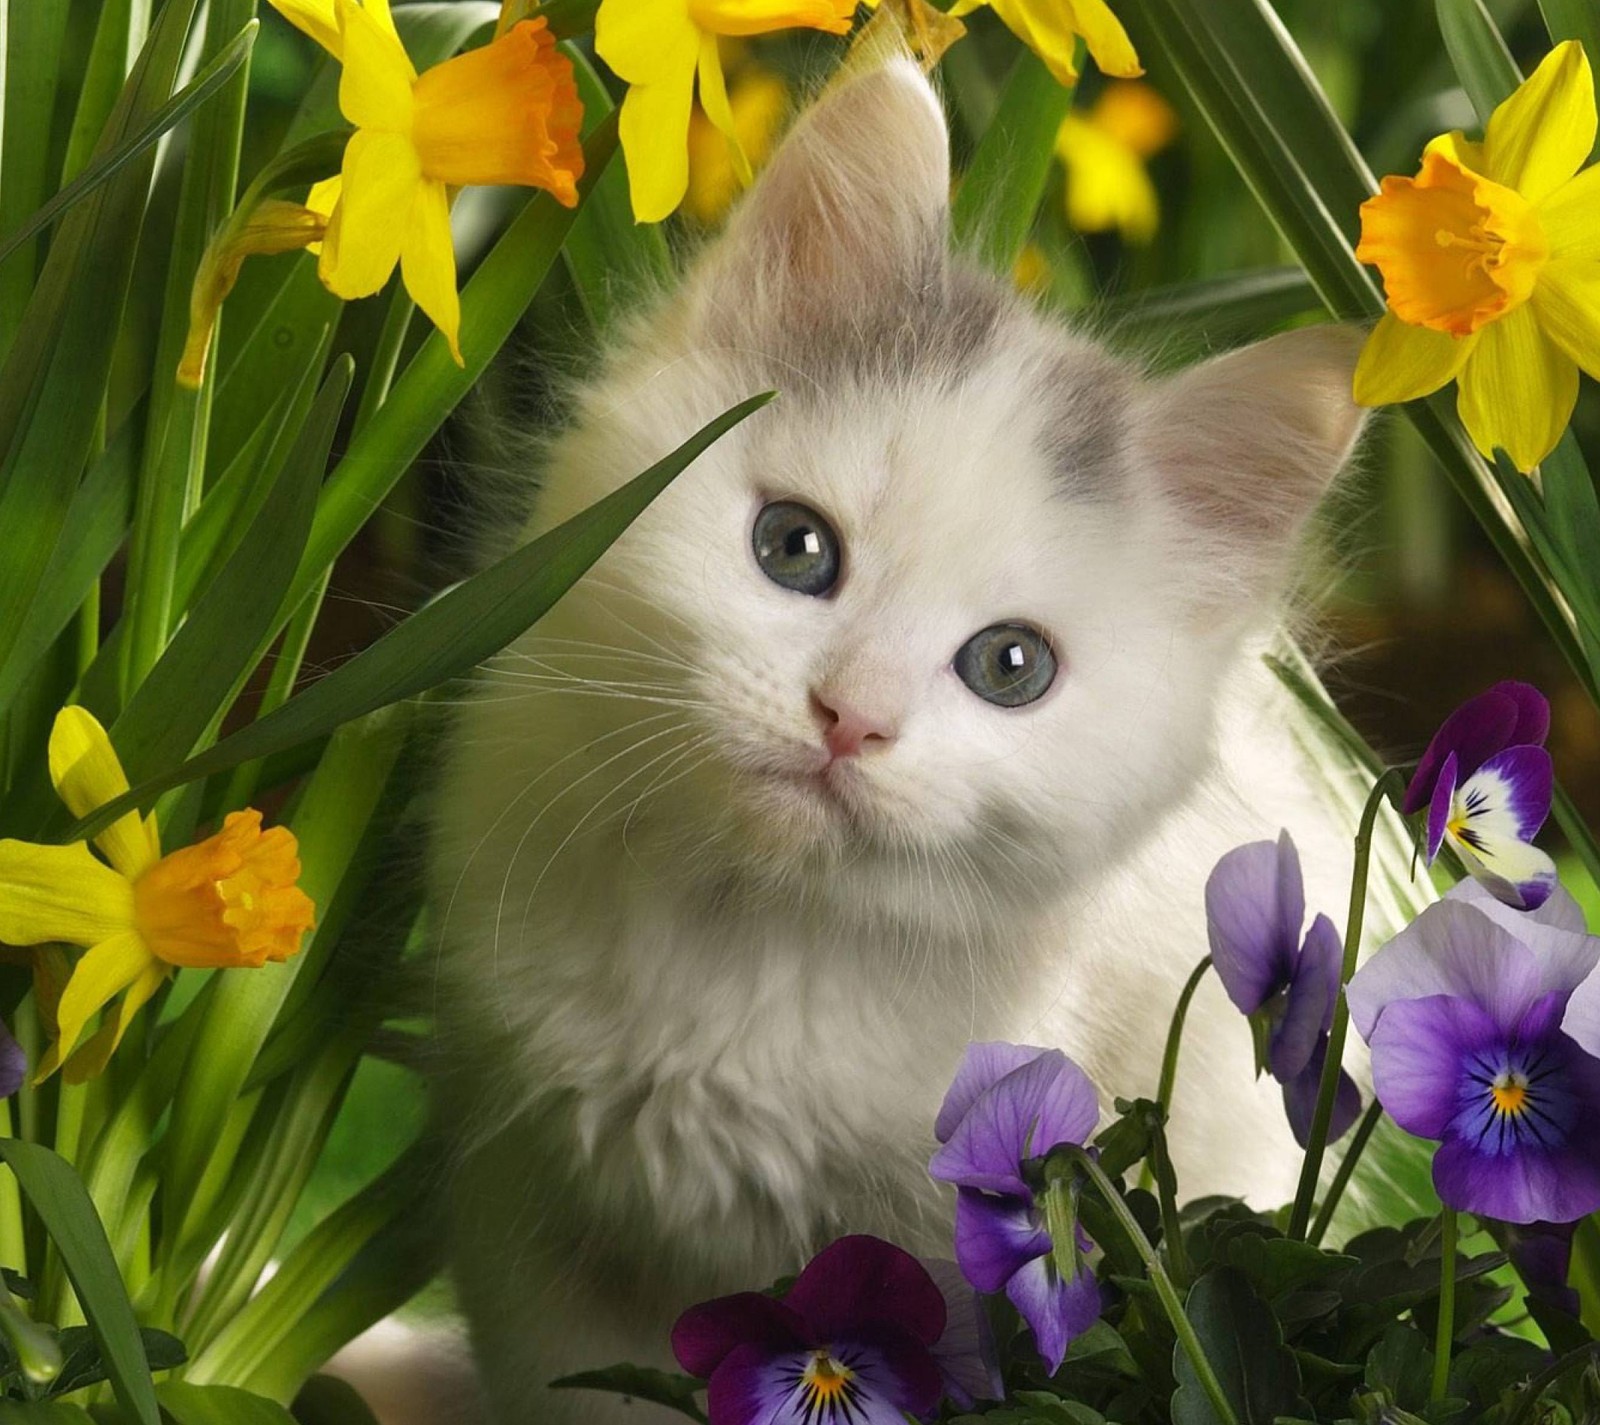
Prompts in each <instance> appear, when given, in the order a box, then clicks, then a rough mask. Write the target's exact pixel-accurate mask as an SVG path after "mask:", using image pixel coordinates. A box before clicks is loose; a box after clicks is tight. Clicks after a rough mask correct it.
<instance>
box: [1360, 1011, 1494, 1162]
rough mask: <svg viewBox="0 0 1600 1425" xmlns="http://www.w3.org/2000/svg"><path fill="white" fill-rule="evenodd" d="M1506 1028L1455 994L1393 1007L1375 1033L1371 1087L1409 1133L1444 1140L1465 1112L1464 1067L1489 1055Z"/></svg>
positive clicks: (1387, 1109) (1384, 1015) (1387, 1111)
mask: <svg viewBox="0 0 1600 1425" xmlns="http://www.w3.org/2000/svg"><path fill="white" fill-rule="evenodd" d="M1502 1029H1503V1026H1500V1025H1497V1024H1496V1023H1495V1020H1494V1018H1493V1017H1492V1016H1491V1015H1490V1014H1489V1013H1488V1012H1487V1011H1486V1010H1484V1009H1483V1008H1481V1007H1480V1006H1479V1005H1477V1004H1474V1003H1473V1002H1472V1001H1471V1000H1469V999H1462V998H1458V997H1457V996H1454V995H1449V994H1442V995H1430V996H1428V998H1426V999H1408V1000H1401V1001H1399V1002H1398V1003H1396V1004H1391V1005H1390V1006H1389V1007H1388V1008H1387V1009H1385V1010H1384V1012H1383V1015H1382V1016H1381V1017H1380V1018H1379V1020H1378V1026H1377V1028H1376V1029H1375V1030H1374V1031H1373V1034H1372V1087H1373V1092H1374V1093H1376V1094H1377V1096H1378V1100H1379V1102H1381V1103H1382V1104H1383V1107H1384V1111H1385V1112H1386V1113H1387V1114H1388V1115H1389V1117H1391V1118H1392V1119H1394V1121H1395V1122H1396V1123H1397V1124H1399V1125H1400V1127H1402V1128H1403V1129H1405V1131H1406V1132H1407V1133H1415V1134H1416V1135H1417V1136H1418V1137H1420V1138H1433V1139H1440V1138H1443V1137H1444V1136H1445V1132H1446V1130H1447V1129H1448V1128H1449V1127H1450V1125H1451V1124H1452V1123H1453V1122H1454V1121H1455V1119H1456V1116H1457V1114H1458V1113H1459V1112H1460V1110H1461V1083H1462V1074H1463V1069H1462V1065H1463V1063H1464V1062H1465V1061H1467V1060H1468V1059H1470V1058H1471V1057H1472V1056H1474V1055H1477V1054H1481V1053H1484V1052H1486V1051H1491V1050H1492V1049H1493V1047H1494V1046H1495V1045H1497V1044H1498V1043H1499V1042H1501V1040H1502V1039H1503V1037H1504V1036H1503V1033H1502Z"/></svg>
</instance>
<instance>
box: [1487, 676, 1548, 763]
mask: <svg viewBox="0 0 1600 1425" xmlns="http://www.w3.org/2000/svg"><path fill="white" fill-rule="evenodd" d="M1489 691H1490V692H1491V693H1495V694H1497V695H1498V696H1499V697H1502V698H1510V699H1511V701H1512V702H1513V703H1514V704H1515V705H1516V709H1517V721H1516V723H1515V725H1514V726H1513V727H1512V729H1511V735H1510V737H1509V738H1507V741H1508V743H1509V744H1510V745H1511V746H1513V747H1521V746H1534V747H1543V746H1544V741H1545V738H1547V737H1548V736H1549V735H1550V699H1549V698H1547V697H1545V695H1544V694H1543V693H1541V692H1540V691H1539V690H1538V689H1537V688H1536V687H1534V686H1533V684H1532V683H1519V682H1517V681H1516V680H1515V679H1511V678H1507V679H1505V680H1503V681H1502V682H1499V683H1496V684H1495V685H1494V687H1492V688H1490V689H1489Z"/></svg>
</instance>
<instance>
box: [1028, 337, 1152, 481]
mask: <svg viewBox="0 0 1600 1425" xmlns="http://www.w3.org/2000/svg"><path fill="white" fill-rule="evenodd" d="M1134 386H1135V378H1134V377H1133V375H1132V373H1131V372H1129V371H1128V370H1127V369H1126V368H1125V367H1123V366H1121V365H1119V364H1118V363H1116V362H1114V361H1110V360H1108V359H1107V358H1105V357H1104V356H1102V355H1100V354H1099V353H1097V352H1091V351H1089V350H1087V349H1080V350H1076V351H1073V352H1072V353H1070V354H1069V355H1063V356H1061V357H1060V358H1058V359H1057V360H1055V361H1053V362H1051V363H1050V365H1049V366H1048V367H1047V368H1046V370H1045V372H1044V373H1043V375H1042V376H1041V378H1040V380H1039V383H1038V392H1039V400H1040V402H1041V404H1042V405H1043V406H1044V408H1045V410H1046V411H1048V412H1049V414H1048V415H1047V416H1046V418H1045V421H1044V427H1043V430H1044V436H1043V441H1042V446H1043V450H1044V454H1045V455H1046V457H1047V458H1048V459H1049V460H1050V463H1051V464H1052V465H1053V466H1054V467H1055V469H1056V471H1057V472H1058V474H1059V475H1060V478H1061V488H1062V492H1063V493H1064V494H1065V495H1067V496H1068V497H1069V498H1072V499H1097V500H1107V499H1116V498H1119V497H1121V496H1122V495H1123V494H1125V493H1126V492H1127V489H1128V482H1127V480H1126V478H1125V473H1124V467H1125V465H1126V460H1125V451H1126V449H1127V445H1128V435H1129V409H1130V406H1131V403H1132V400H1133V394H1134Z"/></svg>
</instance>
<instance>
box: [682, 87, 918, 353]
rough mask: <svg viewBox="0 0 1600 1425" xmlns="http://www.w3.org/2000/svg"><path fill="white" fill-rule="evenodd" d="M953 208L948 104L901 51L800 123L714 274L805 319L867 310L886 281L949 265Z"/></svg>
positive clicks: (828, 95) (709, 274)
mask: <svg viewBox="0 0 1600 1425" xmlns="http://www.w3.org/2000/svg"><path fill="white" fill-rule="evenodd" d="M949 213H950V143H949V134H948V132H947V130H946V127H945V119H944V110H943V108H942V107H941V105H940V103H939V100H938V97H937V96H936V95H935V94H934V92H933V89H932V87H931V86H930V85H929V83H928V81H927V80H926V79H925V78H924V77H923V75H922V73H921V71H920V70H919V69H918V68H917V66H916V64H915V63H914V62H912V61H911V60H909V59H904V58H895V59H892V60H889V61H888V62H887V63H885V64H883V65H882V66H880V67H878V68H874V69H871V70H868V71H866V72H865V73H862V74H859V75H857V76H854V77H851V78H845V79H842V80H840V81H838V82H837V83H836V84H835V85H834V87H833V88H831V89H829V90H828V91H827V92H825V93H824V94H823V96H822V97H821V98H820V99H819V100H818V101H817V103H816V104H815V105H813V106H812V108H811V109H810V110H809V111H808V112H807V113H806V114H805V115H804V116H802V118H801V119H800V120H799V122H797V123H796V124H795V126H794V128H793V129H792V130H791V131H790V133H789V135H788V137H787V138H785V139H784V141H783V143H782V145H781V146H780V147H779V149H778V152H777V153H776V154H775V155H774V157H773V159H772V162H771V163H770V164H769V165H768V166H767V168H766V170H765V172H763V173H762V175H761V176H760V178H759V179H758V180H757V181H756V183H755V186H754V187H753V188H752V189H751V190H750V192H749V193H748V194H747V195H746V196H745V198H744V200H743V202H742V203H741V204H740V205H739V207H738V209H737V210H736V211H735V213H734V216H733V218H732V220H731V222H730V223H729V226H728V231H727V233H726V235H725V236H724V237H723V239H722V241H721V242H720V243H719V245H718V248H717V251H716V254H715V256H714V258H713V260H712V261H711V262H710V263H708V264H707V270H706V271H705V272H704V273H703V277H702V281H703V283H704V284H708V285H713V286H715V287H716V288H718V289H720V296H721V298H722V300H724V301H725V300H726V299H727V294H728V293H729V292H738V293H741V294H743V296H744V299H745V300H748V299H750V298H751V297H756V296H764V297H766V298H767V299H768V300H769V301H777V302H780V303H782V304H783V307H784V310H785V315H786V317H788V318H789V319H790V320H794V321H799V322H805V321H806V319H807V315H808V313H817V314H820V313H821V312H823V311H826V312H832V313H837V312H848V311H850V310H851V309H852V308H855V309H857V310H859V305H860V303H861V301H862V300H863V299H867V298H870V297H871V296H872V295H873V294H874V292H875V291H876V290H877V289H878V288H880V287H881V286H882V285H883V284H891V283H892V284H897V285H898V284H903V283H906V282H908V281H912V282H915V281H922V280H926V279H927V278H928V277H929V276H930V275H932V273H931V272H930V268H931V269H932V270H933V271H937V270H940V269H942V267H943V264H944V254H945V241H946V232H947V229H948V227H949ZM712 295H713V298H715V297H716V296H717V294H716V293H713V294H712Z"/></svg>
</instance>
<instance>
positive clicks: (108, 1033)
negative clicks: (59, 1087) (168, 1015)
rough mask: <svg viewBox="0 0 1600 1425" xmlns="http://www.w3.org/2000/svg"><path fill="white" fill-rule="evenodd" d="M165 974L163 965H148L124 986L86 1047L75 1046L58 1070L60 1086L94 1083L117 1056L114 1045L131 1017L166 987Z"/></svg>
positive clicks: (131, 1019)
mask: <svg viewBox="0 0 1600 1425" xmlns="http://www.w3.org/2000/svg"><path fill="white" fill-rule="evenodd" d="M167 974H168V970H167V967H166V966H165V965H151V966H150V967H149V968H148V969H146V970H145V971H144V972H143V973H141V974H140V976H139V977H138V979H136V980H135V981H134V982H133V983H132V984H131V985H129V986H128V992H127V993H126V994H125V995H123V997H122V998H121V999H120V1000H118V1001H117V1007H116V1009H115V1010H114V1011H112V1013H111V1016H110V1017H109V1018H108V1019H107V1020H106V1022H105V1023H103V1024H102V1025H101V1026H100V1027H99V1029H97V1030H95V1032H94V1034H93V1036H92V1037H91V1038H90V1039H89V1040H88V1042H87V1043H84V1044H80V1045H78V1047H77V1048H76V1049H75V1050H73V1051H72V1055H71V1057H70V1058H68V1060H67V1062H66V1063H65V1064H64V1065H63V1066H62V1069H61V1078H62V1081H63V1082H64V1083H69V1084H83V1083H88V1081H89V1080H90V1079H97V1078H99V1077H100V1075H101V1074H103V1073H104V1072H105V1068H106V1064H107V1063H109V1062H110V1059H111V1056H112V1055H113V1054H115V1053H116V1052H117V1045H119V1044H120V1043H122V1036H123V1035H124V1034H126V1033H127V1032H128V1026H129V1025H130V1024H132V1023H133V1017H134V1016H135V1015H136V1014H138V1012H139V1011H140V1010H141V1009H143V1008H144V1007H145V1005H147V1004H148V1003H149V1002H150V997H151V996H152V995H154V994H155V992H156V991H157V990H159V989H160V988H161V986H162V985H163V984H165V983H166V979H167Z"/></svg>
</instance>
